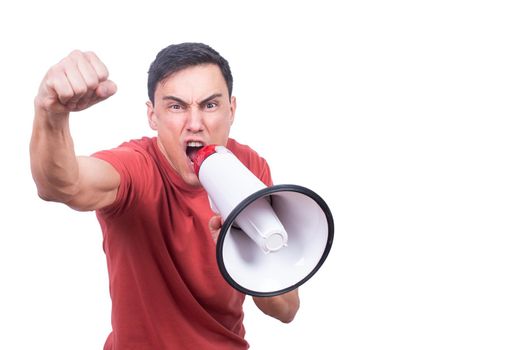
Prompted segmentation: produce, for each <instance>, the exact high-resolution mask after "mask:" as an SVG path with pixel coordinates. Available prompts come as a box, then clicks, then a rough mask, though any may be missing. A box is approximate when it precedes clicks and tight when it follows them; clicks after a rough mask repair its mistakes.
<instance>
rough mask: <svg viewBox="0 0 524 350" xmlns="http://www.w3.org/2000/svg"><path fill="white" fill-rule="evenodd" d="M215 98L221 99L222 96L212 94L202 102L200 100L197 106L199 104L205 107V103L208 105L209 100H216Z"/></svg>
mask: <svg viewBox="0 0 524 350" xmlns="http://www.w3.org/2000/svg"><path fill="white" fill-rule="evenodd" d="M217 97H222V94H213V95H211V96H209V97H207V98H205V99H204V100H202V101H201V102H199V103H198V104H199V105H200V106H202V105H205V104H206V103H208V102H209V101H211V100H213V99H215V98H217Z"/></svg>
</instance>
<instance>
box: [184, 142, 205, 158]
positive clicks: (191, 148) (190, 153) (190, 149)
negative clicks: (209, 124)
mask: <svg viewBox="0 0 524 350" xmlns="http://www.w3.org/2000/svg"><path fill="white" fill-rule="evenodd" d="M202 147H204V144H203V143H202V142H199V141H189V142H188V143H187V145H186V154H187V157H188V158H189V160H191V163H194V159H195V157H196V154H197V152H198V150H199V149H201V148H202Z"/></svg>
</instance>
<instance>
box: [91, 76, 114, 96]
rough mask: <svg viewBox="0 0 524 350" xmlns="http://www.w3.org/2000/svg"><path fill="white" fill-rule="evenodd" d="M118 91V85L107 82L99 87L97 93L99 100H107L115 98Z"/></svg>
mask: <svg viewBox="0 0 524 350" xmlns="http://www.w3.org/2000/svg"><path fill="white" fill-rule="evenodd" d="M116 91H117V86H116V84H115V83H114V82H113V81H111V80H106V81H103V82H101V83H100V84H99V85H98V87H97V89H96V91H95V93H96V96H97V97H98V98H100V99H102V100H105V99H106V98H108V97H111V96H113V95H114V94H115V93H116Z"/></svg>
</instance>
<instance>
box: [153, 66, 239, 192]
mask: <svg viewBox="0 0 524 350" xmlns="http://www.w3.org/2000/svg"><path fill="white" fill-rule="evenodd" d="M154 102H155V103H154V106H153V104H152V103H151V102H148V103H147V114H148V119H149V125H150V126H151V128H152V129H153V130H156V131H157V132H158V146H159V148H160V151H161V152H162V153H163V154H164V156H165V157H166V158H167V160H168V161H169V163H170V164H171V166H172V167H173V169H174V170H175V171H176V172H177V173H178V174H179V175H180V176H181V177H182V179H183V180H184V181H185V182H186V183H187V184H189V185H191V186H195V187H197V186H200V182H199V181H198V178H197V176H196V174H195V173H194V170H193V164H192V161H191V159H190V158H191V155H192V154H194V153H195V152H196V151H197V150H198V149H199V148H200V147H202V146H205V145H208V144H218V145H223V146H225V145H226V143H227V139H228V137H229V130H230V128H231V124H232V123H233V120H234V117H235V109H236V101H235V98H234V97H231V101H230V100H229V95H228V90H227V85H226V81H225V80H224V77H223V76H222V73H221V71H220V68H219V67H218V66H217V65H215V64H204V65H197V66H192V67H188V68H185V69H183V70H180V71H178V72H176V73H174V74H172V75H170V76H169V77H167V78H166V79H165V80H164V81H162V82H159V83H158V85H157V88H156V91H155V101H154Z"/></svg>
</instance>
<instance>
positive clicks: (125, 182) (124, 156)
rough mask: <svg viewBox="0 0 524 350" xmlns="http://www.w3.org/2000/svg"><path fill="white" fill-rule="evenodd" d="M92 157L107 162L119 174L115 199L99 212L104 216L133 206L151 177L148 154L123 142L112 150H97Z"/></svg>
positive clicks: (118, 212) (115, 213) (117, 213)
mask: <svg viewBox="0 0 524 350" xmlns="http://www.w3.org/2000/svg"><path fill="white" fill-rule="evenodd" d="M92 157H95V158H98V159H101V160H104V161H106V162H108V163H109V164H111V165H112V166H113V167H114V168H115V170H116V171H117V172H118V174H119V175H120V185H119V187H118V192H117V195H116V198H115V201H114V202H113V203H112V204H110V205H109V206H107V207H105V208H102V209H100V210H99V212H100V213H101V214H103V215H106V216H114V215H119V214H120V213H122V212H124V211H128V210H130V209H132V208H133V207H135V206H136V204H137V203H138V202H139V200H140V198H141V196H142V195H143V193H144V191H146V189H147V188H148V182H149V181H150V179H151V176H150V175H151V174H149V173H150V171H151V170H150V169H151V166H150V164H151V162H152V160H151V158H150V156H149V155H148V154H147V153H145V152H143V151H141V150H139V149H136V148H133V147H129V146H126V145H125V144H124V145H121V146H119V147H118V148H115V149H112V150H106V151H100V152H97V153H95V154H93V155H92Z"/></svg>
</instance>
